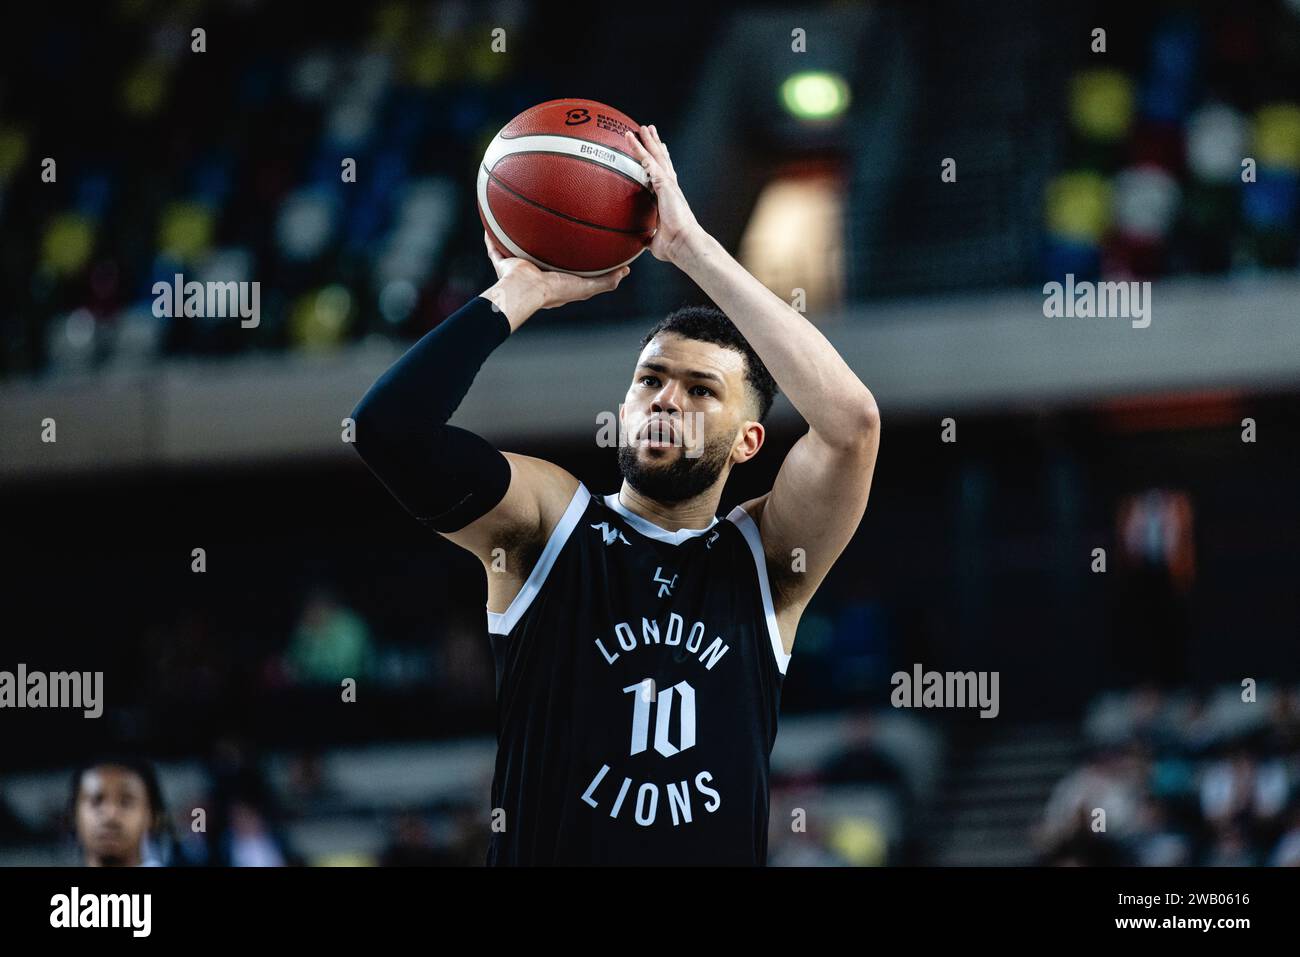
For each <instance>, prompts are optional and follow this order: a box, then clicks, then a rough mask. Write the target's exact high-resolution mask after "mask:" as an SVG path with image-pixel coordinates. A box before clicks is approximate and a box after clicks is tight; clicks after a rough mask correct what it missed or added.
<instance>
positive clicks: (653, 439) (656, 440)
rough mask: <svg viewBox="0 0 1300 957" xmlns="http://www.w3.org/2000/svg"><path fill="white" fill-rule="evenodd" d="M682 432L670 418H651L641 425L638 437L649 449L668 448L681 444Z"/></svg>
mask: <svg viewBox="0 0 1300 957" xmlns="http://www.w3.org/2000/svg"><path fill="white" fill-rule="evenodd" d="M679 437H680V433H679V432H678V431H677V426H675V425H674V424H673V423H672V421H671V420H669V419H651V420H650V421H648V422H647V423H646V424H645V425H644V426H642V427H641V433H640V435H639V436H638V438H639V439H640V440H641V444H642V445H644V446H645V447H646V448H648V449H668V448H672V447H673V446H675V445H680V444H681V441H680V438H679Z"/></svg>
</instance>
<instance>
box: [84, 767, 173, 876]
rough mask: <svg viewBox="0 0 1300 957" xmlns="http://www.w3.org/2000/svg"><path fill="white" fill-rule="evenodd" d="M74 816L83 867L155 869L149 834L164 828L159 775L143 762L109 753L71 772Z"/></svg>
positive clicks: (164, 816)
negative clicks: (108, 756) (84, 865)
mask: <svg viewBox="0 0 1300 957" xmlns="http://www.w3.org/2000/svg"><path fill="white" fill-rule="evenodd" d="M71 804H72V817H73V826H74V828H75V829H76V834H77V844H78V845H79V846H80V847H81V852H82V856H83V859H84V861H85V864H86V866H87V867H156V866H158V865H159V864H161V861H160V860H159V858H158V857H157V855H156V853H155V851H154V849H153V846H152V842H151V841H150V836H151V835H154V836H161V835H162V834H163V832H164V831H165V830H166V816H167V814H166V808H165V805H164V803H163V796H162V787H161V786H160V785H159V784H158V775H157V773H156V772H155V771H154V769H153V765H151V764H150V763H149V762H147V761H142V760H137V759H135V758H131V757H112V758H105V759H102V760H99V761H94V762H92V763H89V764H85V765H82V766H81V767H79V768H77V770H76V771H75V772H73V775H72V801H71Z"/></svg>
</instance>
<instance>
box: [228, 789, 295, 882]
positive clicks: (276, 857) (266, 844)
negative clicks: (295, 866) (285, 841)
mask: <svg viewBox="0 0 1300 957" xmlns="http://www.w3.org/2000/svg"><path fill="white" fill-rule="evenodd" d="M221 844H222V851H223V853H222V860H223V861H224V863H226V864H228V865H229V866H231V867H285V866H286V865H288V864H289V863H290V861H289V859H288V856H287V855H286V854H285V852H284V849H283V848H282V847H281V846H280V841H279V839H278V838H277V837H276V836H275V835H274V834H273V833H272V831H271V827H270V825H269V824H268V823H267V821H266V819H265V818H264V817H263V816H262V812H261V811H259V810H258V809H257V808H256V807H254V806H253V805H252V804H249V803H248V802H246V801H234V802H232V803H231V805H230V809H229V827H228V828H227V829H226V832H225V834H224V835H223V836H222V841H221Z"/></svg>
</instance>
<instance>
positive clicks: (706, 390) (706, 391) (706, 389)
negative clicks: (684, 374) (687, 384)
mask: <svg viewBox="0 0 1300 957" xmlns="http://www.w3.org/2000/svg"><path fill="white" fill-rule="evenodd" d="M695 389H699V390H700V392H699V393H698V394H703V395H713V390H712V389H710V388H709V387H708V386H703V385H697V386H695V388H694V389H692V390H691V391H692V392H694V391H695Z"/></svg>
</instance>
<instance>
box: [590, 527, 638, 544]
mask: <svg viewBox="0 0 1300 957" xmlns="http://www.w3.org/2000/svg"><path fill="white" fill-rule="evenodd" d="M591 527H592V528H594V529H595V530H596V531H598V532H600V537H601V538H602V539H603V540H604V542H605V544H606V545H613V544H614V543H615V542H622V543H623V544H624V545H631V544H632V543H631V542H629V541H628V540H627V539H626V538H624V537H623V533H622V532H620V531H619V530H618V529H617V528H610V527H609V522H601V523H600V524H599V525H592V526H591Z"/></svg>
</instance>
